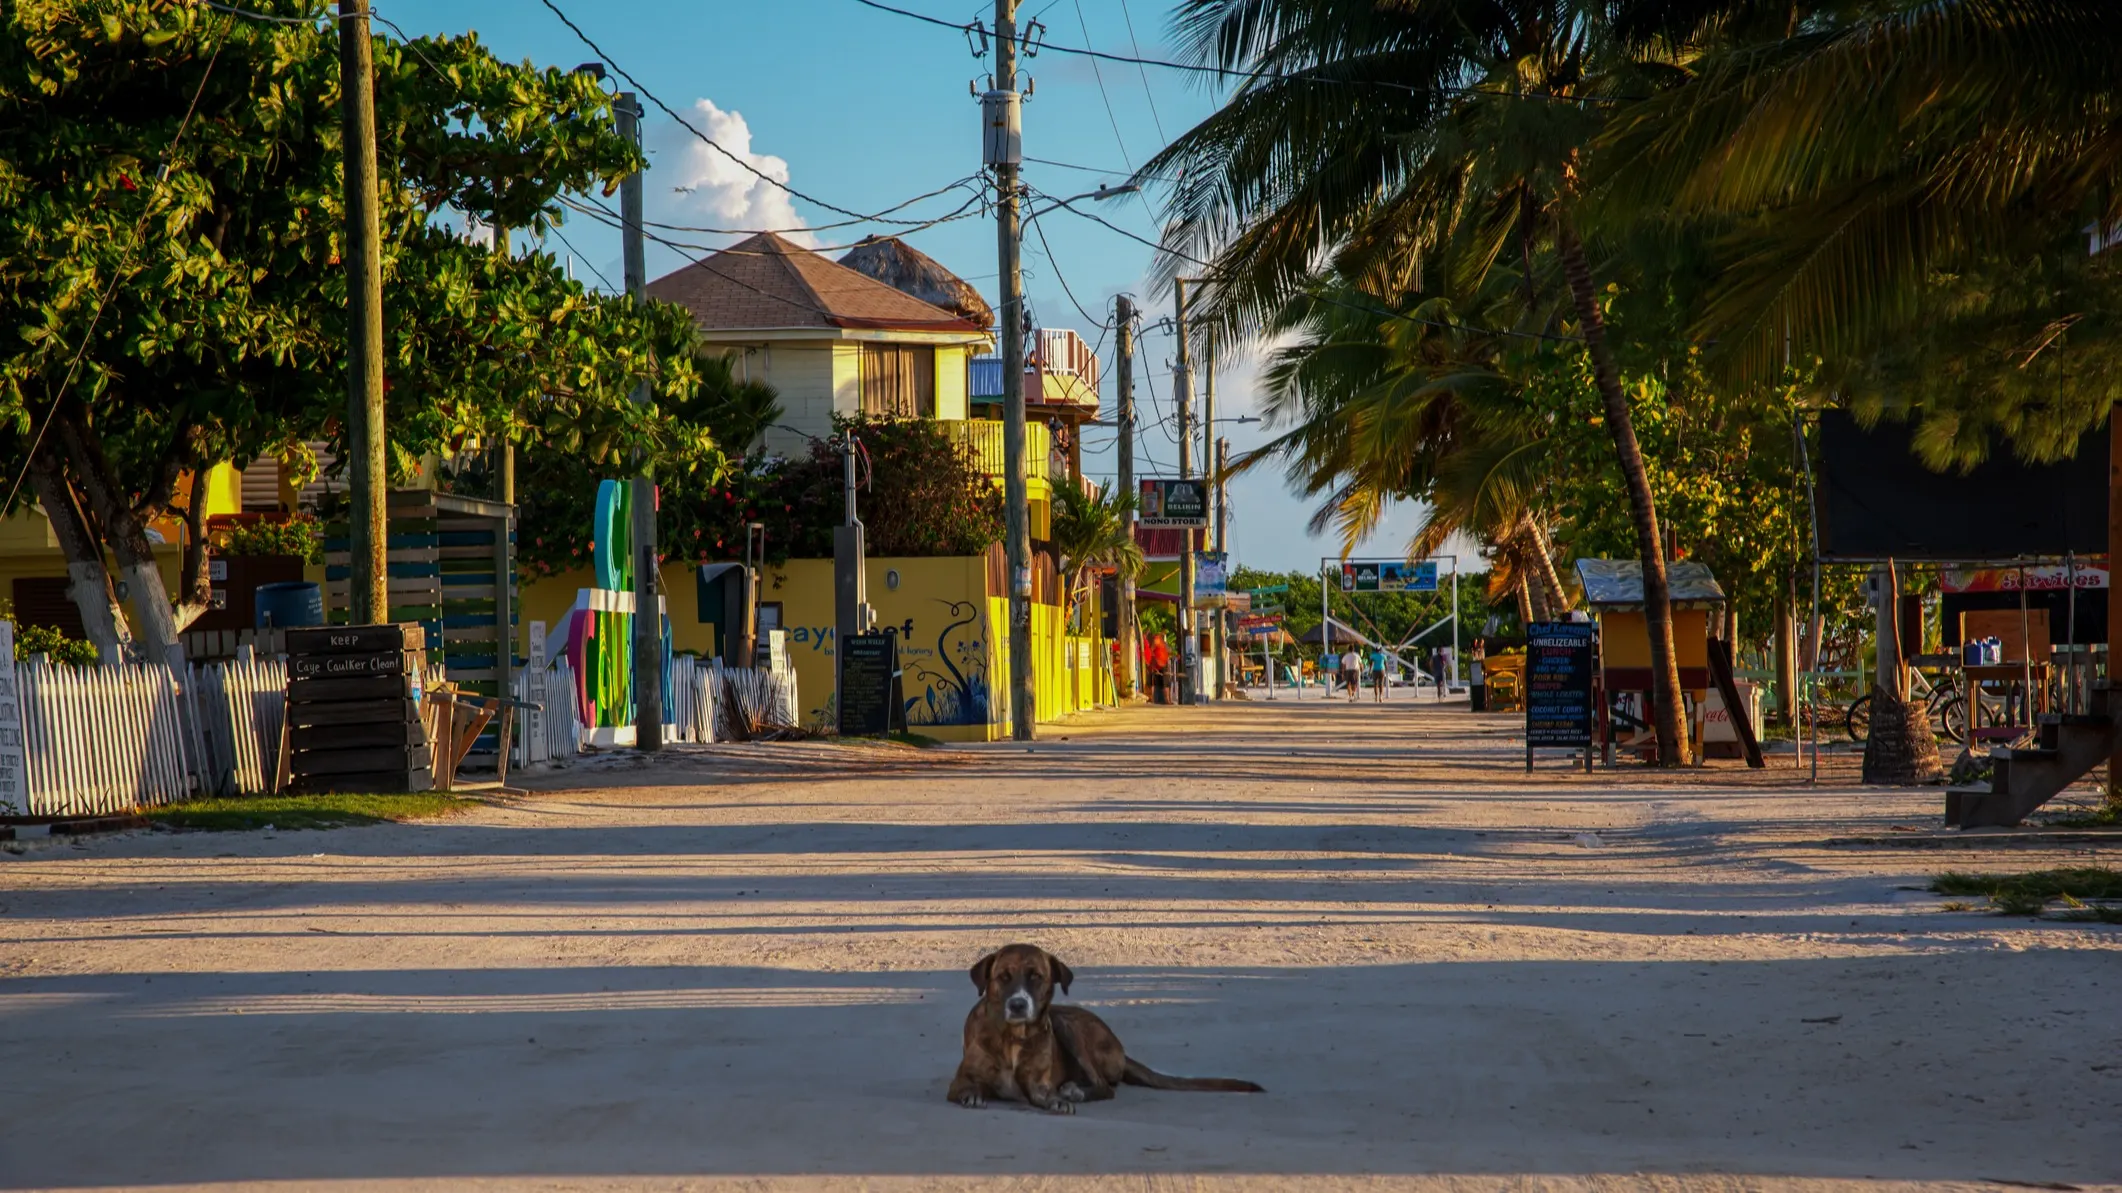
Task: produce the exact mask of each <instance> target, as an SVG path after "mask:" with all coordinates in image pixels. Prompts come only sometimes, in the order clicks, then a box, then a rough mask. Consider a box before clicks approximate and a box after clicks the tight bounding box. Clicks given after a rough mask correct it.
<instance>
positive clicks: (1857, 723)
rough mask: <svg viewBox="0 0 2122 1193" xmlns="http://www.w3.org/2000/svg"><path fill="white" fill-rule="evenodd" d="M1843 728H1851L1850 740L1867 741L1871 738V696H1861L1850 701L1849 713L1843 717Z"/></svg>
mask: <svg viewBox="0 0 2122 1193" xmlns="http://www.w3.org/2000/svg"><path fill="white" fill-rule="evenodd" d="M1842 725H1843V728H1845V729H1847V730H1849V740H1851V741H1853V742H1866V741H1870V740H1871V697H1870V696H1859V697H1857V698H1856V699H1855V700H1852V701H1850V702H1849V714H1848V715H1847V716H1845V717H1844V718H1843V719H1842Z"/></svg>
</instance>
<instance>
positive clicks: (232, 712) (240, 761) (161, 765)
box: [16, 656, 799, 816]
mask: <svg viewBox="0 0 2122 1193" xmlns="http://www.w3.org/2000/svg"><path fill="white" fill-rule="evenodd" d="M778 661H779V660H777V662H778ZM183 674H184V680H183V682H181V683H180V682H179V681H178V679H177V677H176V673H174V672H172V671H171V669H170V668H168V667H165V666H162V665H161V664H157V663H123V664H115V665H101V664H99V665H94V666H87V667H74V666H69V665H66V664H54V663H50V662H47V661H43V660H32V661H31V662H28V663H24V664H22V665H21V666H20V667H18V668H17V670H16V676H17V682H18V687H19V701H20V708H21V713H22V719H23V733H22V740H23V753H24V755H25V762H26V764H27V765H26V771H25V777H26V779H27V784H26V786H27V789H28V790H27V801H28V808H27V809H26V811H27V813H28V814H29V815H32V816H89V815H108V814H112V813H119V812H125V811H128V810H130V809H132V808H136V807H149V806H155V805H159V804H166V803H170V802H172V801H174V800H178V799H182V798H185V797H186V796H188V795H192V794H195V793H196V794H201V795H208V794H217V795H262V794H265V793H268V792H270V791H271V790H272V785H273V780H274V778H275V777H276V775H275V772H276V770H277V764H278V761H279V750H280V736H281V723H282V721H283V720H284V719H285V717H286V705H287V697H286V693H287V665H286V663H285V662H284V661H282V660H280V659H277V658H240V659H237V660H235V661H232V662H227V663H209V664H204V665H192V666H188V667H186V668H184V671H183ZM439 679H440V676H439V674H437V675H433V676H430V678H429V681H428V682H429V683H430V684H432V683H434V682H437V681H439ZM671 689H672V691H671V694H672V701H671V704H672V707H671V708H670V710H669V715H670V730H669V733H668V735H667V740H670V741H676V742H711V741H715V740H717V739H718V738H720V737H723V736H725V734H724V733H718V731H717V730H718V728H720V727H721V726H720V722H721V719H722V718H723V717H724V716H725V715H727V714H728V713H730V712H731V711H733V710H734V709H736V708H737V707H738V706H739V704H740V703H741V704H742V705H743V706H744V707H747V708H752V707H754V706H763V707H764V711H765V720H767V721H768V722H769V723H772V724H779V725H794V724H796V723H797V709H798V707H799V706H798V704H797V698H796V677H795V669H794V668H793V667H787V666H775V667H771V668H767V669H761V670H758V671H752V670H748V669H725V668H723V667H722V666H720V665H719V664H718V663H715V662H713V661H703V660H698V659H695V658H692V657H690V656H680V657H678V658H676V659H673V660H672V670H671ZM733 689H740V690H741V691H742V695H741V698H740V697H739V696H737V695H733ZM573 690H574V675H573V672H572V671H571V669H570V668H569V666H568V664H567V662H566V660H564V659H563V660H560V661H558V662H556V663H554V664H553V665H552V666H550V667H549V668H547V669H546V670H545V672H544V673H543V674H542V675H539V676H535V677H534V676H533V675H532V674H531V673H530V672H528V671H526V672H524V673H520V674H518V675H517V677H516V682H515V690H514V695H515V697H516V699H518V700H521V701H524V702H526V703H535V704H539V705H542V708H541V709H540V710H539V711H538V712H537V713H526V714H525V715H521V716H519V717H517V718H516V721H515V723H516V725H517V726H518V727H519V728H518V733H517V739H516V742H515V743H514V745H515V751H516V753H515V763H516V765H518V766H527V765H530V764H532V763H537V762H546V761H551V760H553V759H565V758H570V757H573V756H574V755H575V754H576V753H578V752H580V750H581V748H582V741H583V739H584V737H585V734H584V732H583V726H582V723H581V721H580V719H579V718H578V717H577V715H576V711H575V703H574V700H573V698H572V696H571V695H570V693H572V691H573Z"/></svg>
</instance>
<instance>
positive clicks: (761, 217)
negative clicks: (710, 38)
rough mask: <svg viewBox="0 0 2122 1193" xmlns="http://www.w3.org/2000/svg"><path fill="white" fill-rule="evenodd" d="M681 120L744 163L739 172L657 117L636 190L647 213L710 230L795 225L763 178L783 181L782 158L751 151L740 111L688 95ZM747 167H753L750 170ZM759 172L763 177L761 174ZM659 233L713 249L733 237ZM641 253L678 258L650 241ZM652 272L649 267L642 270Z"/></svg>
mask: <svg viewBox="0 0 2122 1193" xmlns="http://www.w3.org/2000/svg"><path fill="white" fill-rule="evenodd" d="M687 119H688V120H689V121H690V122H691V123H692V125H693V126H694V127H696V128H698V129H699V130H700V131H701V132H703V133H705V134H707V136H708V137H709V138H711V139H712V140H713V141H714V142H715V144H716V145H720V146H721V147H722V148H724V149H726V150H728V151H729V153H730V155H733V156H735V157H736V158H738V159H741V160H742V161H743V162H744V163H746V164H747V165H749V166H751V168H752V169H751V170H747V169H745V168H744V166H742V165H739V164H737V162H735V161H731V160H730V158H729V157H727V156H724V155H723V154H721V153H718V152H716V151H715V149H714V147H713V146H711V145H708V144H706V143H705V142H703V141H701V140H700V138H698V137H695V136H694V135H693V134H692V133H690V132H688V131H686V130H685V129H684V128H682V127H680V126H679V125H678V124H677V123H676V122H674V121H657V122H655V123H654V124H652V125H651V126H650V131H649V144H648V150H649V170H648V176H647V179H646V181H647V184H648V185H647V193H646V194H645V195H643V205H644V206H645V207H646V209H647V211H646V214H647V217H648V218H649V219H651V220H655V221H658V222H661V223H668V224H685V225H690V226H696V227H712V228H749V229H767V228H772V229H786V228H796V229H801V228H802V227H803V226H804V220H803V218H802V217H801V216H799V215H797V214H796V209H795V205H794V203H793V201H792V200H791V199H790V197H789V194H788V192H787V191H784V190H782V189H781V188H780V187H777V186H775V185H774V183H773V182H769V181H767V179H769V178H770V179H773V180H774V182H781V183H786V182H788V181H789V171H788V162H787V161H786V160H784V159H782V158H778V157H775V156H773V155H772V154H765V153H755V152H753V150H752V130H751V125H749V124H748V123H746V121H745V119H744V114H743V113H742V112H738V111H734V110H732V111H725V110H723V109H722V108H719V107H716V106H715V102H714V101H713V100H709V99H699V100H695V101H693V110H692V111H691V112H690V113H688V114H687ZM752 170H756V171H758V173H757V174H754V173H753V172H752ZM760 174H763V175H765V176H766V177H765V178H761V177H759V175H760ZM663 235H667V236H669V237H670V238H671V239H673V240H683V241H686V242H689V243H694V244H706V245H714V246H718V247H719V246H721V245H725V244H729V243H731V242H733V241H735V240H737V239H738V237H735V236H717V235H710V234H707V233H676V232H664V233H663ZM789 239H790V240H793V241H795V242H796V243H798V244H803V245H810V244H815V243H816V240H815V238H814V237H813V236H812V235H811V234H810V233H808V232H804V231H797V232H792V233H789ZM649 251H650V253H651V254H652V255H662V256H668V257H670V258H671V260H670V262H669V266H670V267H675V266H676V265H677V264H679V263H680V260H681V259H682V258H681V257H680V255H679V254H677V253H676V252H675V251H674V250H671V249H669V248H667V247H664V246H659V245H657V244H655V242H653V241H651V242H650V243H649ZM659 272H661V271H660V270H656V269H651V270H650V276H655V275H656V274H657V273H659Z"/></svg>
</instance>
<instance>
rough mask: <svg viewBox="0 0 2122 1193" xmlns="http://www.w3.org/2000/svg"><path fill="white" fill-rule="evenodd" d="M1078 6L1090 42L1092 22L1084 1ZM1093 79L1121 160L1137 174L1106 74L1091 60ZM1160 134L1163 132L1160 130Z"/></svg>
mask: <svg viewBox="0 0 2122 1193" xmlns="http://www.w3.org/2000/svg"><path fill="white" fill-rule="evenodd" d="M1074 2H1075V5H1076V27H1077V28H1078V29H1081V30H1083V40H1084V42H1085V43H1086V44H1088V43H1089V41H1090V22H1089V21H1088V20H1086V19H1084V16H1083V0H1074ZM1090 73H1091V77H1092V78H1094V79H1096V80H1097V81H1098V98H1099V99H1101V100H1103V101H1105V118H1106V119H1107V120H1108V121H1110V122H1112V126H1113V143H1114V144H1116V145H1118V146H1119V147H1120V160H1121V161H1123V162H1126V163H1128V166H1127V172H1128V173H1129V174H1133V173H1134V172H1135V166H1134V161H1135V159H1134V158H1133V157H1132V156H1131V155H1129V153H1128V152H1127V139H1126V138H1124V137H1122V136H1121V135H1120V118H1119V117H1118V116H1116V115H1114V114H1113V97H1112V95H1111V94H1110V93H1108V92H1107V91H1106V90H1105V72H1104V71H1102V70H1099V69H1098V60H1097V59H1096V58H1093V59H1091V60H1090ZM1159 131H1160V132H1161V131H1162V130H1159Z"/></svg>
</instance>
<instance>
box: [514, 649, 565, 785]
mask: <svg viewBox="0 0 2122 1193" xmlns="http://www.w3.org/2000/svg"><path fill="white" fill-rule="evenodd" d="M574 690H575V670H574V668H572V667H570V666H568V663H567V660H566V659H561V660H560V661H558V662H556V663H554V664H553V665H552V666H550V667H547V668H545V670H544V671H543V672H542V673H540V672H537V671H533V670H530V669H526V670H523V671H519V672H517V673H516V680H515V689H514V693H513V694H514V695H515V698H516V699H518V700H521V701H522V702H524V703H525V704H535V705H538V706H539V707H538V708H537V709H535V710H533V709H525V710H523V711H521V712H519V713H517V714H516V752H515V755H514V759H513V762H512V763H511V765H514V766H530V765H532V764H533V763H539V762H550V761H552V760H553V759H555V758H572V757H574V756H575V755H576V754H577V753H580V752H581V749H582V719H581V718H580V717H579V716H577V715H576V712H575V698H574V696H573V694H572V693H573V692H574Z"/></svg>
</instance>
